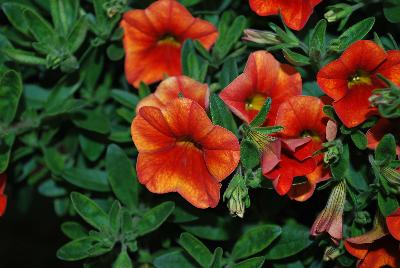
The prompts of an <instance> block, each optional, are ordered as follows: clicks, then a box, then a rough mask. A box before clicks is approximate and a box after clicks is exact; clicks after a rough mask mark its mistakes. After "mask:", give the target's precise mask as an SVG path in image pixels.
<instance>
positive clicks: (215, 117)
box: [210, 93, 237, 135]
mask: <svg viewBox="0 0 400 268" xmlns="http://www.w3.org/2000/svg"><path fill="white" fill-rule="evenodd" d="M210 112H211V118H212V121H213V123H214V124H216V125H219V126H221V127H224V128H226V129H228V130H230V131H231V132H232V133H234V134H235V135H237V126H236V123H235V120H234V119H233V116H232V114H231V112H230V111H229V110H228V108H227V107H226V105H225V103H224V102H223V101H222V100H221V98H220V97H219V96H218V95H217V94H214V93H212V94H211V95H210Z"/></svg>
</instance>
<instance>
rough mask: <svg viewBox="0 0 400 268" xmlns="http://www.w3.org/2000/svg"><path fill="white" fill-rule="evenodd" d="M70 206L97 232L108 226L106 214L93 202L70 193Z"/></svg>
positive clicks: (81, 195)
mask: <svg viewBox="0 0 400 268" xmlns="http://www.w3.org/2000/svg"><path fill="white" fill-rule="evenodd" d="M71 201H72V204H73V206H74V208H75V210H76V212H78V214H79V215H80V216H81V217H82V218H83V219H84V220H85V221H86V222H87V223H89V224H90V225H92V226H93V227H95V228H96V229H98V230H102V229H103V228H105V227H107V226H109V220H108V216H107V214H106V213H105V212H104V210H102V209H101V208H100V207H99V206H98V205H97V204H96V203H95V202H94V201H92V200H91V199H90V198H88V197H87V196H85V195H83V194H80V193H77V192H72V193H71Z"/></svg>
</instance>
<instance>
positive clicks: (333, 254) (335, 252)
mask: <svg viewBox="0 0 400 268" xmlns="http://www.w3.org/2000/svg"><path fill="white" fill-rule="evenodd" d="M340 255H341V253H340V250H339V248H337V247H333V246H329V247H327V248H326V249H325V252H324V257H323V260H324V261H333V260H335V259H336V258H337V257H339V256H340Z"/></svg>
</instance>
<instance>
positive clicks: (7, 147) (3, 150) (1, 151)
mask: <svg viewBox="0 0 400 268" xmlns="http://www.w3.org/2000/svg"><path fill="white" fill-rule="evenodd" d="M14 141H15V135H14V134H8V135H6V136H5V137H2V138H1V140H0V174H1V173H4V172H5V171H6V170H7V167H8V164H9V163H10V154H11V148H12V146H13V144H14Z"/></svg>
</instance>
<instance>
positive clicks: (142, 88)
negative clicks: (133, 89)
mask: <svg viewBox="0 0 400 268" xmlns="http://www.w3.org/2000/svg"><path fill="white" fill-rule="evenodd" d="M138 93H139V98H140V99H143V98H144V97H146V96H148V95H150V94H151V90H150V88H149V86H148V85H147V84H146V83H144V82H140V85H139V91H138Z"/></svg>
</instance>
